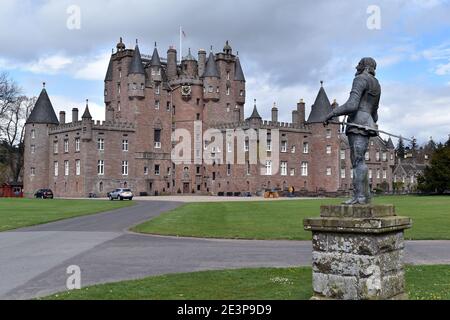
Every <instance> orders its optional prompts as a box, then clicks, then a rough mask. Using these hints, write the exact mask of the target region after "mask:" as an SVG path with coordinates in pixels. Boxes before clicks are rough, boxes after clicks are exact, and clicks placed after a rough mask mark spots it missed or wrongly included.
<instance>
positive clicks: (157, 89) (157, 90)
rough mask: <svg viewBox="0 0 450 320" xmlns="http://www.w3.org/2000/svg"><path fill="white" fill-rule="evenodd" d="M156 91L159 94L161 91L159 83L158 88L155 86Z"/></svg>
mask: <svg viewBox="0 0 450 320" xmlns="http://www.w3.org/2000/svg"><path fill="white" fill-rule="evenodd" d="M155 93H156V94H159V93H160V89H159V85H157V86H156V88H155Z"/></svg>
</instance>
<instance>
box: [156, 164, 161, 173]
mask: <svg viewBox="0 0 450 320" xmlns="http://www.w3.org/2000/svg"><path fill="white" fill-rule="evenodd" d="M160 169H161V166H160V165H159V164H155V176H159V175H160V173H161V170H160Z"/></svg>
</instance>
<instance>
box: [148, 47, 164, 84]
mask: <svg viewBox="0 0 450 320" xmlns="http://www.w3.org/2000/svg"><path fill="white" fill-rule="evenodd" d="M161 69H162V65H161V59H160V58H159V53H158V49H157V48H156V42H155V49H153V54H152V60H151V61H150V70H151V72H152V81H154V82H161V81H162V76H161V75H162V70H161Z"/></svg>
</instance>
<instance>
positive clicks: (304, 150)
mask: <svg viewBox="0 0 450 320" xmlns="http://www.w3.org/2000/svg"><path fill="white" fill-rule="evenodd" d="M303 153H309V143H308V142H304V143H303Z"/></svg>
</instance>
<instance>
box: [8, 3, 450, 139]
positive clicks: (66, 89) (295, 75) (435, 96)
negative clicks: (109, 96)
mask: <svg viewBox="0 0 450 320" xmlns="http://www.w3.org/2000/svg"><path fill="white" fill-rule="evenodd" d="M1 2H2V3H1V8H0V30H1V32H0V43H1V50H0V72H2V71H6V72H8V73H9V75H10V76H11V77H12V78H14V79H15V80H16V82H17V83H18V84H19V85H20V86H21V87H22V89H23V92H24V93H25V94H26V95H29V96H37V95H38V94H39V92H40V90H41V89H42V82H44V81H45V82H46V88H47V92H48V93H49V95H50V99H51V100H52V103H53V106H54V108H55V111H56V112H57V113H58V112H59V111H61V110H65V111H66V113H67V114H68V118H69V119H68V120H69V121H70V114H71V113H70V112H69V111H70V110H71V109H72V108H73V107H78V108H84V105H85V100H86V99H89V101H90V102H89V108H90V110H91V113H92V115H93V117H94V119H96V120H103V119H104V103H103V80H104V77H105V73H106V69H107V65H108V61H109V57H110V55H111V50H112V49H113V48H115V46H116V43H117V42H118V39H119V37H123V39H124V43H125V44H126V45H127V47H128V48H130V47H133V46H134V44H135V41H136V39H138V40H139V47H140V49H141V53H142V54H151V52H152V51H153V47H154V43H155V42H156V43H157V46H158V50H159V53H160V55H161V56H165V55H166V51H167V49H168V48H169V46H174V47H176V48H177V49H179V33H180V32H179V30H180V26H181V27H182V28H183V31H184V33H185V35H186V36H185V37H183V55H186V54H187V50H188V48H191V49H192V52H193V53H196V52H197V51H198V49H200V48H203V49H206V50H209V48H210V47H211V46H212V48H213V51H214V52H218V51H222V48H223V46H224V43H225V41H226V40H229V41H230V44H231V46H232V47H233V51H234V52H237V51H238V52H239V57H240V59H241V64H242V67H243V70H244V73H245V76H246V80H247V82H246V85H247V103H246V108H245V109H246V115H247V116H249V115H250V113H251V111H252V107H253V99H256V100H257V105H258V110H259V112H260V114H261V115H262V116H263V118H266V119H268V118H269V117H270V109H271V107H272V105H273V103H274V102H276V104H277V106H278V108H279V118H280V121H290V120H291V111H292V110H293V109H294V108H295V106H296V103H297V102H298V101H299V100H300V99H304V100H305V102H306V105H307V112H309V109H310V106H311V105H312V104H313V103H314V100H315V97H316V95H317V92H318V90H319V88H320V81H324V88H325V90H326V92H327V94H328V97H329V98H330V100H331V101H333V100H334V99H336V100H337V102H338V103H339V104H343V103H344V102H345V101H346V100H347V98H348V95H349V92H350V89H351V84H352V80H353V77H354V74H355V66H356V64H357V63H358V61H359V60H360V59H361V58H362V57H366V56H371V57H373V58H374V59H375V60H376V61H377V63H378V67H377V78H378V79H379V81H380V83H381V86H382V96H381V103H380V109H379V127H380V129H382V130H385V131H389V132H392V133H395V134H397V135H402V136H404V137H412V136H414V137H416V138H417V139H418V141H419V143H422V144H423V143H426V142H427V141H428V140H429V139H430V137H433V140H435V141H442V142H444V141H446V140H447V139H448V134H450V3H449V2H450V1H448V0H370V1H366V0H348V1H338V0H328V1H324V0H314V1H306V0H304V1H301V0H278V1H277V0H246V1H242V0H227V1H210V0H209V1H208V0H191V1H178V0H165V1H155V0H150V1H149V0H146V1H144V0H127V1H122V0H96V1H92V0H70V1H66V0H2V1H1ZM384 138H386V136H384ZM394 141H395V139H394Z"/></svg>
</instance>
